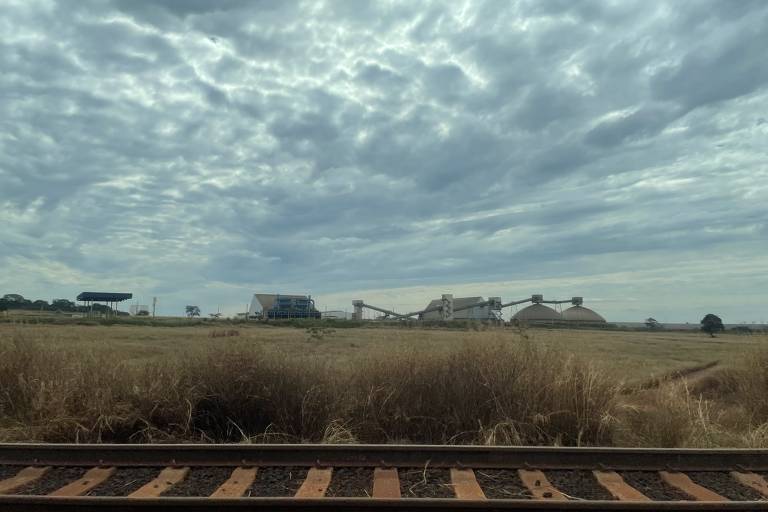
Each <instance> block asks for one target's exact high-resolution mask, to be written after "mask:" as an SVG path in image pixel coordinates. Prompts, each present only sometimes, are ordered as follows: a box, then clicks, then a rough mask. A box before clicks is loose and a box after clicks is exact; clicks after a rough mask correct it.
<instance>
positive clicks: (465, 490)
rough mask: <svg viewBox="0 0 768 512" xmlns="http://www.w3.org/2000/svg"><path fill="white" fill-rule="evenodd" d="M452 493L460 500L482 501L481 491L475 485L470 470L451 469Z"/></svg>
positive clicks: (478, 485)
mask: <svg viewBox="0 0 768 512" xmlns="http://www.w3.org/2000/svg"><path fill="white" fill-rule="evenodd" d="M451 483H452V484H453V492H454V493H455V494H456V497H457V498H458V499H460V500H484V499H486V497H485V493H484V492H483V489H482V488H481V487H480V484H478V483H477V478H475V472H474V471H472V470H471V469H458V468H451Z"/></svg>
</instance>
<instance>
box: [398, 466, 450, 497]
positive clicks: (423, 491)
mask: <svg viewBox="0 0 768 512" xmlns="http://www.w3.org/2000/svg"><path fill="white" fill-rule="evenodd" d="M398 477H399V478H400V494H401V495H402V497H403V498H455V497H456V495H455V494H454V492H453V486H452V485H451V473H450V471H449V470H447V469H430V468H427V469H424V468H404V469H400V470H399V471H398Z"/></svg>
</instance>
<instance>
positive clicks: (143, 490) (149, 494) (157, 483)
mask: <svg viewBox="0 0 768 512" xmlns="http://www.w3.org/2000/svg"><path fill="white" fill-rule="evenodd" d="M187 473H189V468H188V467H185V468H170V467H169V468H165V469H164V470H162V471H161V472H160V474H159V475H157V478H155V479H154V480H152V481H151V482H147V483H146V484H144V485H143V486H142V487H140V488H138V489H137V490H135V491H133V492H132V493H131V494H129V495H128V497H129V498H156V497H158V496H160V495H161V494H163V493H164V492H165V491H167V490H168V489H170V488H171V487H173V486H174V485H176V484H177V483H179V482H181V481H182V480H184V478H186V476H187Z"/></svg>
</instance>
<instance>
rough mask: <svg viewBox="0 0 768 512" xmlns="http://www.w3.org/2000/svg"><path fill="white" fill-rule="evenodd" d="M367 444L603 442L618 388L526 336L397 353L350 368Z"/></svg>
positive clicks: (355, 412)
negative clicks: (439, 350)
mask: <svg viewBox="0 0 768 512" xmlns="http://www.w3.org/2000/svg"><path fill="white" fill-rule="evenodd" d="M349 389H350V390H351V391H352V399H351V400H350V403H351V406H352V410H351V411H350V414H349V417H350V418H351V419H353V420H354V421H355V422H356V423H355V431H356V432H357V433H358V436H359V438H360V439H361V440H362V441H365V442H382V441H386V442H393V441H402V440H407V441H412V442H424V443H443V442H450V443H484V444H566V445H581V444H606V443H610V441H611V418H612V409H613V407H614V404H615V401H614V399H615V396H616V390H615V388H614V386H613V385H612V384H611V383H610V382H609V381H608V379H607V378H606V377H605V376H604V375H602V374H601V373H599V372H598V371H596V370H595V369H594V368H592V367H591V366H589V365H587V364H584V363H582V362H580V361H578V360H576V359H574V358H572V357H563V355H562V354H559V353H557V352H555V351H554V350H551V349H546V348H541V347H538V346H536V345H534V344H532V343H530V342H527V341H520V342H517V343H515V344H508V343H507V344H505V343H499V342H496V343H488V344H484V345H482V346H477V345H472V346H469V345H468V346H465V347H464V348H461V349H459V350H455V351H449V352H445V353H433V352H427V353H425V352H420V351H412V352H401V353H398V354H395V355H390V356H389V357H381V358H377V359H374V360H370V361H368V362H367V363H366V364H364V365H362V366H360V367H359V369H358V371H356V372H354V374H353V375H352V378H351V384H350V386H349Z"/></svg>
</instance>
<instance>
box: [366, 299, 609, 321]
mask: <svg viewBox="0 0 768 512" xmlns="http://www.w3.org/2000/svg"><path fill="white" fill-rule="evenodd" d="M527 302H530V303H531V304H530V305H529V306H527V307H525V308H523V309H521V310H520V311H517V312H516V313H514V314H513V315H512V318H511V321H512V322H516V323H527V324H542V323H549V324H555V323H577V322H578V323H583V324H596V323H605V322H606V321H605V318H603V317H602V316H601V315H599V314H598V313H596V312H594V311H593V310H591V309H589V308H587V307H584V306H583V305H582V304H583V302H584V299H583V298H582V297H572V298H570V299H567V300H544V296H543V295H531V297H529V298H527V299H522V300H515V301H511V302H507V303H503V302H502V301H501V297H489V298H488V300H485V299H483V298H482V297H464V298H454V297H453V295H451V294H445V295H443V296H442V297H441V298H440V299H435V300H433V301H431V302H430V303H429V304H428V305H427V307H426V308H424V309H422V310H419V311H412V312H409V313H398V312H396V311H392V310H389V309H386V308H381V307H378V306H374V305H372V304H367V303H366V302H365V301H362V300H354V301H352V306H353V307H354V313H353V315H352V318H353V319H355V320H362V319H363V309H369V310H372V311H376V312H378V313H381V314H382V316H381V317H380V318H381V319H398V320H408V319H418V320H442V321H452V320H483V321H501V320H502V311H503V309H504V308H507V307H511V306H518V305H520V304H525V303H527ZM545 304H552V305H554V306H555V307H557V308H560V306H561V305H562V304H571V305H572V306H571V307H570V308H568V309H566V310H565V311H562V312H560V311H558V310H556V309H554V308H553V307H550V306H546V305H545Z"/></svg>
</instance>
